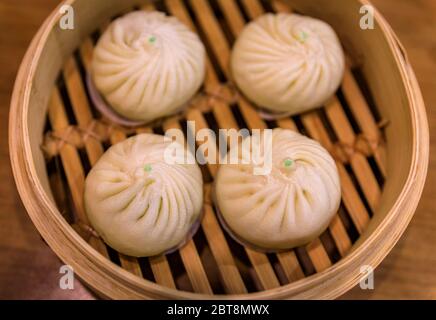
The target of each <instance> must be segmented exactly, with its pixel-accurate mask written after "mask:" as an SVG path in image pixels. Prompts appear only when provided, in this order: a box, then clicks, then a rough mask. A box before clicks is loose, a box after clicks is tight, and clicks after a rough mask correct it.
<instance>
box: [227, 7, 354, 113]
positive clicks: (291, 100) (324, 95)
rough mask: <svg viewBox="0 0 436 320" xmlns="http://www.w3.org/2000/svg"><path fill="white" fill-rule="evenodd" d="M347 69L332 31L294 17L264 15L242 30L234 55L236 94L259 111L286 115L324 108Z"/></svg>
mask: <svg viewBox="0 0 436 320" xmlns="http://www.w3.org/2000/svg"><path fill="white" fill-rule="evenodd" d="M344 66H345V58H344V53H343V51H342V48H341V44H340V42H339V40H338V37H337V36H336V34H335V32H334V30H333V29H332V28H331V27H330V26H329V25H328V24H327V23H325V22H323V21H321V20H317V19H314V18H310V17H306V16H301V15H298V14H285V13H280V14H266V15H263V16H261V17H259V18H258V19H257V20H255V21H254V22H251V23H249V24H248V25H247V27H245V28H244V30H243V31H242V33H241V35H240V36H239V37H238V39H237V41H236V43H235V46H234V48H233V50H232V56H231V69H232V74H233V77H234V80H235V82H236V84H237V86H238V87H239V89H240V90H241V91H242V92H243V93H244V94H245V95H246V96H247V98H249V99H250V100H251V101H253V102H254V103H255V104H257V105H258V106H260V107H262V108H265V109H268V110H269V111H271V112H273V113H278V114H280V113H286V114H288V115H292V114H297V113H301V112H304V111H307V110H310V109H313V108H316V107H320V106H322V104H323V103H325V102H326V101H327V100H328V99H329V98H330V97H331V96H332V95H333V94H334V93H335V91H336V90H337V89H338V87H339V85H340V83H341V81H342V77H343V73H344Z"/></svg>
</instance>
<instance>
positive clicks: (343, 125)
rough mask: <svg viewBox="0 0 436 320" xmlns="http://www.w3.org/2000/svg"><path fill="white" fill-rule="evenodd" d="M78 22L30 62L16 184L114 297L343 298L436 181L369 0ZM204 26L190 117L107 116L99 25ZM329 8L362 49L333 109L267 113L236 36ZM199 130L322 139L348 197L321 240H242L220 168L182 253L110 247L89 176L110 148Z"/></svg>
mask: <svg viewBox="0 0 436 320" xmlns="http://www.w3.org/2000/svg"><path fill="white" fill-rule="evenodd" d="M64 4H69V5H72V6H73V8H74V18H75V28H74V30H61V29H60V27H59V19H60V16H61V14H60V13H59V10H58V9H59V8H60V7H59V8H58V9H57V10H55V11H54V12H53V13H52V15H51V16H50V17H49V18H48V19H47V20H46V21H45V22H44V24H43V26H42V27H41V28H40V30H39V32H38V33H37V35H36V36H35V38H34V40H33V42H32V43H31V45H30V47H29V49H28V51H27V54H26V56H25V58H24V60H23V62H22V65H21V68H20V70H19V73H18V76H17V80H16V84H15V88H14V93H13V98H12V103H11V113H10V125H9V144H10V152H11V161H12V167H13V171H14V176H15V180H16V184H17V187H18V190H19V193H20V196H21V198H22V201H23V202H24V205H25V207H26V209H27V211H28V213H29V216H30V218H31V219H32V221H33V223H34V224H35V225H36V227H37V229H38V230H39V232H40V233H41V235H42V236H43V238H44V239H45V240H46V242H47V243H48V245H49V246H50V247H51V248H52V249H53V251H54V252H55V253H56V254H57V255H58V256H59V257H60V258H61V259H62V260H63V261H64V262H65V263H66V264H69V265H71V266H72V267H73V268H74V270H75V272H76V274H77V275H78V276H79V277H80V278H81V279H82V280H83V281H84V282H85V283H86V284H88V285H89V286H90V287H91V288H92V289H93V290H95V291H96V292H97V293H98V294H100V295H101V296H102V297H107V298H114V299H144V298H146V299H148V298H170V299H172V298H183V299H202V298H242V299H283V298H300V299H301V298H303V299H304V298H319V299H331V298H336V297H338V296H339V295H341V294H343V293H344V292H346V291H347V290H349V289H350V288H351V287H353V286H354V285H356V284H357V283H358V281H359V280H360V279H361V276H362V275H361V273H360V271H361V267H362V266H371V267H373V268H375V267H376V266H377V265H378V264H379V263H380V262H381V261H382V259H383V258H384V257H385V256H386V255H387V254H388V252H389V251H390V250H391V249H392V247H393V246H394V244H395V243H396V242H397V240H398V239H399V237H400V236H401V234H402V233H403V231H404V230H405V228H406V226H407V224H408V223H409V221H410V219H411V218H412V216H413V213H414V211H415V209H416V206H417V204H418V201H419V198H420V195H421V192H422V188H423V185H424V181H425V177H426V171H427V164H428V155H429V137H428V125H427V119H426V114H425V107H424V103H423V100H422V96H421V93H420V90H419V87H418V85H417V81H416V78H415V76H414V73H413V71H412V69H411V67H410V64H409V61H408V59H407V55H406V53H405V52H404V50H403V48H402V46H401V45H400V43H399V42H398V40H397V38H396V37H395V35H394V33H393V32H392V30H391V28H390V27H389V25H388V24H387V23H386V21H385V20H384V19H383V17H382V16H381V15H380V14H379V13H378V12H376V13H375V28H374V29H373V30H361V29H360V28H359V20H360V18H361V15H360V13H359V9H360V7H361V6H362V5H363V4H369V3H368V2H367V1H358V0H352V1H349V0H328V1H327V0H318V1H317V0H312V1H307V0H304V1H303V0H289V1H286V0H283V1H282V0H273V1H260V0H238V1H236V0H215V1H212V0H210V1H209V0H187V1H185V0H165V1H158V2H147V1H145V2H142V3H141V2H139V3H138V1H131V0H129V1H114V0H94V1H87V0H67V1H65V2H64ZM156 7H157V9H159V10H166V11H167V12H169V13H171V14H173V15H175V16H178V17H179V18H180V19H181V20H182V21H183V22H185V23H186V24H188V25H189V26H191V27H192V28H194V29H195V30H196V31H197V32H199V34H200V36H201V37H202V39H203V41H204V42H205V43H206V46H207V48H208V54H209V61H208V71H207V72H208V73H207V79H206V83H205V86H204V89H203V91H204V92H203V93H202V94H200V96H199V97H197V98H198V99H195V100H193V101H192V103H191V105H190V107H189V108H188V109H187V110H186V111H185V112H184V113H183V114H180V115H177V116H174V117H171V118H168V119H165V120H164V121H163V122H162V123H160V124H156V125H155V126H148V127H142V128H137V129H128V128H122V127H119V126H116V125H114V124H111V123H108V122H107V121H104V120H102V119H101V116H100V115H99V114H97V113H96V112H95V110H94V108H93V106H92V103H91V102H90V101H89V99H88V95H87V93H86V86H85V80H84V79H85V74H86V70H87V69H88V68H89V63H90V60H91V57H92V48H93V45H94V43H95V39H96V38H97V36H98V33H99V32H101V31H102V30H103V28H104V26H107V24H108V22H109V21H110V19H111V18H113V17H115V16H117V15H120V14H122V13H126V12H128V11H130V10H133V9H136V10H150V9H153V8H156ZM291 10H295V11H297V12H301V13H303V14H307V15H310V16H314V17H318V18H321V19H323V20H325V21H326V22H328V23H330V24H331V25H332V26H333V27H334V28H335V30H336V31H337V32H338V34H339V36H340V38H341V41H342V43H343V46H344V48H345V51H346V54H347V57H348V66H347V70H346V73H345V78H344V81H343V84H342V86H341V89H340V90H339V91H338V94H337V95H336V97H334V98H332V100H331V101H329V102H328V103H327V104H326V106H325V107H323V108H322V109H321V110H316V111H313V112H309V113H306V114H303V115H299V116H295V117H292V118H291V117H290V118H287V119H281V120H277V121H268V122H265V121H263V120H262V119H261V118H260V117H259V115H258V113H257V112H256V110H255V109H254V108H253V107H252V105H251V104H250V102H248V101H247V100H245V99H244V98H243V97H242V96H241V95H238V94H235V89H234V88H233V86H232V85H231V83H230V82H229V79H230V74H229V69H228V59H229V53H230V49H231V44H232V42H233V41H234V39H235V37H236V36H237V34H238V33H239V32H240V31H241V29H242V28H243V26H244V24H245V23H246V21H248V20H251V19H253V18H255V17H257V16H258V15H260V14H262V13H263V12H265V11H288V12H289V11H291ZM186 120H191V121H195V124H196V128H197V129H200V128H204V127H207V126H209V127H211V128H215V129H216V128H221V127H222V128H232V127H233V128H241V127H247V128H250V129H254V128H266V127H285V128H290V129H294V130H299V131H301V132H303V133H304V134H306V135H309V136H311V137H313V138H314V139H317V140H319V141H320V142H321V143H322V144H323V145H324V146H325V147H326V148H327V149H328V150H329V151H330V152H331V153H332V155H333V156H334V157H335V159H336V162H337V165H338V169H339V173H340V178H341V183H342V205H341V208H340V210H339V212H338V214H337V216H336V217H335V218H334V219H333V221H332V222H331V225H330V226H329V228H328V230H327V231H326V232H324V234H323V235H322V236H321V237H320V238H319V239H316V240H314V241H313V242H312V243H310V244H308V245H307V246H304V247H301V248H297V249H295V250H290V251H288V252H283V253H278V254H265V253H260V252H256V251H254V250H252V249H249V248H244V247H243V246H241V245H240V244H238V243H235V242H234V241H233V240H232V239H231V238H230V237H228V235H227V234H226V233H225V232H224V231H223V230H222V229H221V227H220V225H219V223H218V220H217V217H216V215H215V212H214V208H213V205H212V204H211V201H210V184H211V183H212V182H213V176H214V174H215V173H216V169H217V168H216V166H214V165H209V166H207V167H204V168H203V169H204V170H203V171H204V173H205V181H206V184H205V204H204V211H205V215H204V218H203V221H202V225H201V228H200V230H199V232H197V234H196V235H195V237H194V238H193V240H191V241H189V242H188V243H187V244H186V245H185V246H184V247H182V248H181V249H180V250H178V251H177V252H175V253H172V254H169V255H167V256H160V257H153V258H141V259H136V258H131V257H127V256H124V255H122V254H119V253H117V252H115V251H114V250H113V249H111V248H109V247H107V246H106V245H105V244H104V243H103V242H102V240H101V239H100V238H99V237H98V235H96V234H95V233H94V232H93V231H92V229H91V228H90V227H89V226H88V225H87V219H86V215H85V213H84V209H83V203H82V196H83V195H82V193H83V183H84V179H85V176H86V173H87V171H88V170H89V168H90V167H91V166H92V165H93V164H94V163H95V162H96V161H97V159H98V158H99V156H100V155H101V154H102V153H103V151H104V150H105V148H107V146H108V145H110V144H113V143H116V142H118V141H121V140H123V139H124V138H126V136H129V135H132V134H135V133H138V132H151V131H154V132H161V131H164V130H166V129H168V128H174V127H181V126H182V125H184V123H185V122H186Z"/></svg>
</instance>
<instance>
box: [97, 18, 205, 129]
mask: <svg viewBox="0 0 436 320" xmlns="http://www.w3.org/2000/svg"><path fill="white" fill-rule="evenodd" d="M204 76H205V49H204V46H203V44H202V42H201V41H200V39H199V37H198V36H197V35H196V34H195V33H194V32H192V31H191V30H189V29H188V27H187V26H185V25H184V24H182V23H181V22H180V21H179V20H177V18H175V17H168V16H166V15H165V14H164V13H161V12H146V11H135V12H132V13H129V14H126V15H124V16H123V17H121V18H118V19H116V20H114V21H113V22H112V23H111V24H110V25H109V27H108V29H107V30H106V31H105V32H104V33H103V35H102V36H101V37H100V39H99V41H98V43H97V46H96V47H95V50H94V56H93V60H92V78H93V81H94V84H95V86H96V88H97V89H98V91H99V92H100V93H101V94H102V95H103V96H104V98H105V99H106V101H107V102H108V103H109V104H110V105H111V107H112V108H113V109H114V110H115V111H116V112H117V113H118V114H120V115H121V116H123V117H125V118H128V119H130V120H141V121H145V122H148V121H152V120H154V119H157V118H160V117H163V116H167V115H170V114H173V113H175V112H177V111H178V110H179V109H180V108H181V107H182V106H183V105H185V104H186V103H187V102H188V100H189V99H190V98H192V96H193V95H194V94H195V93H196V91H197V90H198V89H199V88H200V86H201V84H202V83H203V80H204Z"/></svg>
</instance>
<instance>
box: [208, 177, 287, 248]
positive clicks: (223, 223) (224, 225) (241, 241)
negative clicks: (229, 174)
mask: <svg viewBox="0 0 436 320" xmlns="http://www.w3.org/2000/svg"><path fill="white" fill-rule="evenodd" d="M215 190H216V189H215V184H213V190H212V202H213V205H214V208H215V213H216V215H217V217H218V221H219V222H220V224H221V227H222V228H223V229H224V230H225V231H226V232H227V234H228V235H229V236H230V237H231V238H232V239H233V240H235V241H236V242H237V243H238V244H240V245H241V246H243V247H247V248H249V249H252V250H255V251H259V252H262V253H280V252H285V251H289V250H291V249H293V248H286V249H272V248H263V247H260V246H257V245H255V244H252V243H250V242H248V241H247V240H245V239H243V238H241V237H239V236H238V235H237V234H236V233H235V232H234V231H233V230H232V229H231V228H230V226H229V225H228V224H227V222H226V221H225V219H224V217H223V215H222V214H221V211H220V209H219V206H218V201H217V199H216V191H215Z"/></svg>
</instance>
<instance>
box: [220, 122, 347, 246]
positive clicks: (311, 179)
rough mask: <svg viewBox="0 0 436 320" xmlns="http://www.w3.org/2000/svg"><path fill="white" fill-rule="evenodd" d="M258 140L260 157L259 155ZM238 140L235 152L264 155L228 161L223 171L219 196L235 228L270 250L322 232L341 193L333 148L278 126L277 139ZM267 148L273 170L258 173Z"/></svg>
mask: <svg viewBox="0 0 436 320" xmlns="http://www.w3.org/2000/svg"><path fill="white" fill-rule="evenodd" d="M258 141H261V142H260V146H261V147H260V149H258V150H260V153H259V155H260V157H253V154H252V150H256V149H257V148H255V146H256V145H257V143H259V142H258ZM244 144H245V146H244ZM250 145H251V147H250ZM238 146H239V148H238V151H234V149H235V146H233V147H232V148H231V149H230V151H229V153H230V154H232V153H238V154H239V159H245V161H247V160H249V159H258V160H256V161H254V160H251V161H248V162H246V164H243V162H242V160H240V161H238V162H239V164H224V165H221V166H220V169H219V171H218V174H217V178H216V180H215V201H216V205H217V207H218V209H219V212H220V215H221V219H222V220H223V222H224V224H225V226H226V227H227V229H228V230H229V231H230V233H231V234H233V235H234V236H235V237H236V238H237V239H238V240H241V242H243V243H247V244H251V245H253V246H254V247H257V248H260V249H267V250H282V249H289V248H293V247H297V246H300V245H304V244H306V243H309V242H310V241H311V240H313V239H315V238H316V237H318V236H319V235H320V234H321V233H322V232H323V231H324V230H325V229H326V228H327V227H328V225H329V222H330V221H331V219H332V218H333V216H334V215H335V213H336V212H337V210H338V207H339V204H340V199H341V188H340V182H339V177H338V171H337V168H336V165H335V162H334V160H333V159H332V157H331V156H330V155H329V153H328V152H327V151H326V150H325V149H324V148H323V147H321V145H320V144H319V143H318V142H316V141H314V140H311V139H309V138H307V137H304V136H302V135H300V134H298V133H296V132H293V131H290V130H283V129H274V130H273V131H272V139H271V140H268V139H266V138H265V134H264V133H262V135H261V138H260V140H259V139H254V137H247V138H245V140H243V142H242V143H240V144H238ZM263 146H264V147H263ZM241 150H242V151H241ZM267 154H270V155H271V158H270V159H272V160H271V162H270V163H271V166H270V167H269V168H270V169H271V170H269V172H267V171H264V174H259V173H257V174H256V171H255V169H256V167H257V168H259V167H264V166H265V163H266V162H267V161H266V159H268V156H267ZM226 163H229V162H226ZM231 163H236V161H233V162H231Z"/></svg>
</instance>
